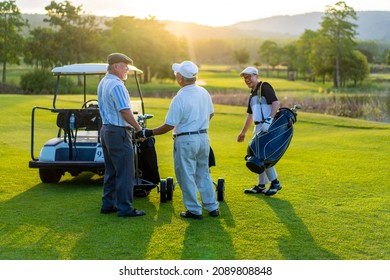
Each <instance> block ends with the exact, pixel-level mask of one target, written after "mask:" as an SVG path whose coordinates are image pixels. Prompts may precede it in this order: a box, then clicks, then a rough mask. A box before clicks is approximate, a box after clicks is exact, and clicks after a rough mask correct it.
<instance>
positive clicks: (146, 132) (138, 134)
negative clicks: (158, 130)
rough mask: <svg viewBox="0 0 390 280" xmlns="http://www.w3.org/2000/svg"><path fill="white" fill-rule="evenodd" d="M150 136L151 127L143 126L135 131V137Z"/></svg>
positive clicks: (151, 133)
mask: <svg viewBox="0 0 390 280" xmlns="http://www.w3.org/2000/svg"><path fill="white" fill-rule="evenodd" d="M150 136H153V130H151V129H146V128H143V129H141V130H140V131H137V132H136V133H135V137H136V138H137V139H142V138H149V137H150Z"/></svg>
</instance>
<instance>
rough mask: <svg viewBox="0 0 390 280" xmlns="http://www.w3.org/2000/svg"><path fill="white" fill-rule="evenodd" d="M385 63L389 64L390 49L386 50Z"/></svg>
mask: <svg viewBox="0 0 390 280" xmlns="http://www.w3.org/2000/svg"><path fill="white" fill-rule="evenodd" d="M386 64H387V65H390V50H388V51H387V57H386Z"/></svg>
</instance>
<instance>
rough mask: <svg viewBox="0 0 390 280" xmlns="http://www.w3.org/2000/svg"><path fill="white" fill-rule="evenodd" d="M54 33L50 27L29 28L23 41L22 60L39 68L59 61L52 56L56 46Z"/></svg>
mask: <svg viewBox="0 0 390 280" xmlns="http://www.w3.org/2000/svg"><path fill="white" fill-rule="evenodd" d="M55 35H56V34H55V32H54V30H53V29H51V28H44V27H36V28H34V29H33V30H31V31H30V35H29V37H28V38H27V39H26V42H25V48H24V62H25V63H27V64H29V65H33V66H35V67H36V68H40V69H45V68H49V67H52V66H54V65H56V64H58V63H60V61H59V59H57V58H56V57H55V56H53V50H55V49H57V48H58V45H57V42H56V36H55Z"/></svg>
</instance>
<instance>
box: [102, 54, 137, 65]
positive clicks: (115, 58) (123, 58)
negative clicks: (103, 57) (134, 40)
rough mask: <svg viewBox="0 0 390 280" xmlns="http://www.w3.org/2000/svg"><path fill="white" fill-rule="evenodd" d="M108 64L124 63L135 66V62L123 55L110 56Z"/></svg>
mask: <svg viewBox="0 0 390 280" xmlns="http://www.w3.org/2000/svg"><path fill="white" fill-rule="evenodd" d="M107 62H108V64H110V65H111V64H114V63H119V62H124V63H126V64H133V60H132V59H131V58H130V57H128V56H127V55H124V54H123V53H112V54H110V55H109V56H107Z"/></svg>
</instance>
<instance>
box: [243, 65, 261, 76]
mask: <svg viewBox="0 0 390 280" xmlns="http://www.w3.org/2000/svg"><path fill="white" fill-rule="evenodd" d="M244 74H248V75H259V71H258V70H257V68H255V67H252V66H250V67H247V68H245V69H244V70H243V71H242V72H241V73H240V76H241V77H242V76H244Z"/></svg>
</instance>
